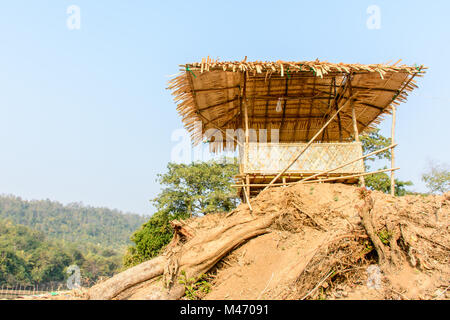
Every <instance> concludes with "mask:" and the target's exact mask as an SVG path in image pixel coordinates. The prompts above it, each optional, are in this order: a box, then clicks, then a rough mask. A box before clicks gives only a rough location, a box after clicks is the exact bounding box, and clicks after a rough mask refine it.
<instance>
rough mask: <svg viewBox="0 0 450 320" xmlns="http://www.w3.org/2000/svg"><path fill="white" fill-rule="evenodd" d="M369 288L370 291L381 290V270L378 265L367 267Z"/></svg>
mask: <svg viewBox="0 0 450 320" xmlns="http://www.w3.org/2000/svg"><path fill="white" fill-rule="evenodd" d="M367 275H368V278H367V283H366V284H367V287H368V288H369V289H376V290H379V289H380V288H381V270H380V267H379V266H377V265H376V264H371V265H370V266H368V267H367Z"/></svg>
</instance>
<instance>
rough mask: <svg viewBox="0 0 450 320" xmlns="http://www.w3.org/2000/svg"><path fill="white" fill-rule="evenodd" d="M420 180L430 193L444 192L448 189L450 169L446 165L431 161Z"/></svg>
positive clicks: (449, 188)
mask: <svg viewBox="0 0 450 320" xmlns="http://www.w3.org/2000/svg"><path fill="white" fill-rule="evenodd" d="M422 180H423V181H424V182H425V184H426V186H427V188H428V189H429V190H430V192H431V193H444V192H447V191H449V190H450V171H449V167H448V165H445V164H439V163H436V162H431V163H430V164H429V168H428V171H427V172H425V173H424V174H423V175H422Z"/></svg>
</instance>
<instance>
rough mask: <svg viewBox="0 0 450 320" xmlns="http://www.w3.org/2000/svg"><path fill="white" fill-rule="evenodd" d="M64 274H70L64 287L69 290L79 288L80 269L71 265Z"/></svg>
mask: <svg viewBox="0 0 450 320" xmlns="http://www.w3.org/2000/svg"><path fill="white" fill-rule="evenodd" d="M66 273H68V274H70V276H69V277H68V278H67V281H66V285H67V288H69V289H70V290H72V289H79V288H81V272H80V267H78V266H77V265H75V264H73V265H70V266H69V267H68V268H67V271H66Z"/></svg>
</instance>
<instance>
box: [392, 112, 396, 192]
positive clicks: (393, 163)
mask: <svg viewBox="0 0 450 320" xmlns="http://www.w3.org/2000/svg"><path fill="white" fill-rule="evenodd" d="M395 109H396V108H395V106H392V128H391V143H394V141H395ZM394 166H395V154H394V148H392V149H391V168H393V167H394ZM391 195H392V196H395V177H394V171H391Z"/></svg>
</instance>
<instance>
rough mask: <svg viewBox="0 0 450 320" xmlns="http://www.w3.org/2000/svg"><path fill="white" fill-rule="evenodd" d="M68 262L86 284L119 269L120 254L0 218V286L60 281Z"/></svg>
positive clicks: (62, 281)
mask: <svg viewBox="0 0 450 320" xmlns="http://www.w3.org/2000/svg"><path fill="white" fill-rule="evenodd" d="M70 265H76V266H78V267H79V268H80V275H81V280H82V281H81V282H82V283H81V284H82V285H83V286H89V285H92V284H93V283H95V282H96V281H97V280H99V279H100V277H111V276H112V275H113V274H114V273H116V272H117V271H119V270H120V268H121V265H122V256H121V254H120V253H118V252H116V251H115V250H111V249H104V248H103V247H101V246H97V245H93V244H89V243H85V244H83V245H79V244H78V243H76V242H67V241H63V240H56V239H52V240H51V239H47V237H46V235H45V234H44V233H43V232H41V231H36V230H33V229H31V228H28V227H25V226H22V225H15V224H13V223H12V222H11V221H8V220H2V219H0V287H3V286H9V287H14V286H17V285H21V286H35V285H40V286H42V285H49V284H50V283H53V284H54V283H58V284H61V283H64V281H65V280H67V277H68V273H67V268H68V267H69V266H70Z"/></svg>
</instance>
